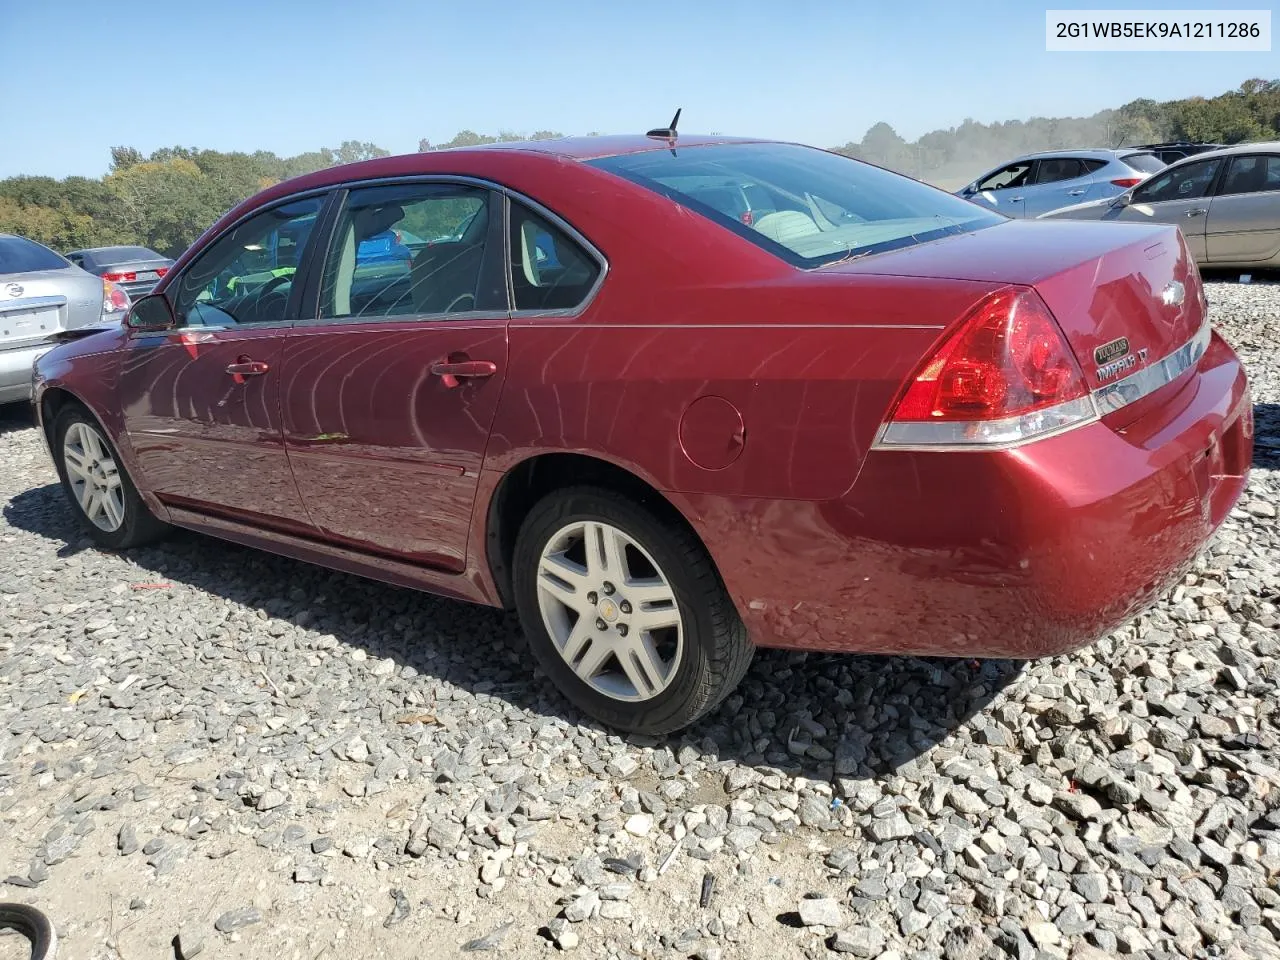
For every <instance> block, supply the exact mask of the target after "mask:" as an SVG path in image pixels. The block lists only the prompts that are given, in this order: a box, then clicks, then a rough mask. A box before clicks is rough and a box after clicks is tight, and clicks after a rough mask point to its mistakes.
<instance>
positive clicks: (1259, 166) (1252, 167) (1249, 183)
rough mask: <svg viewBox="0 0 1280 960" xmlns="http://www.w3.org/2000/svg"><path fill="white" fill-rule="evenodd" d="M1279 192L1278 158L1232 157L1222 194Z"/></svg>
mask: <svg viewBox="0 0 1280 960" xmlns="http://www.w3.org/2000/svg"><path fill="white" fill-rule="evenodd" d="M1269 190H1280V156H1271V155H1266V154H1261V155H1257V156H1247V157H1232V158H1231V166H1230V167H1228V168H1227V176H1226V179H1225V180H1224V181H1223V183H1222V191H1221V192H1222V193H1223V194H1224V195H1225V194H1235V193H1262V192H1264V191H1269Z"/></svg>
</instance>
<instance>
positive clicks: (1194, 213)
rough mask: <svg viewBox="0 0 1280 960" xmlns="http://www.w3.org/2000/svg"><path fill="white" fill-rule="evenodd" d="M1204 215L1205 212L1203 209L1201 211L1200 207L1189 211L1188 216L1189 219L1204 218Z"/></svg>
mask: <svg viewBox="0 0 1280 960" xmlns="http://www.w3.org/2000/svg"><path fill="white" fill-rule="evenodd" d="M1204 215H1205V211H1204V210H1202V209H1201V208H1199V207H1197V208H1196V209H1195V210H1188V211H1187V216H1188V217H1203V216H1204Z"/></svg>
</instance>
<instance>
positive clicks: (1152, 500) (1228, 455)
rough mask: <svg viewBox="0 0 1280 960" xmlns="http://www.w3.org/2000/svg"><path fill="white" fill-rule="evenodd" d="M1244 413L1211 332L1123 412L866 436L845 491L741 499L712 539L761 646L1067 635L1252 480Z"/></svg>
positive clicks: (1187, 554) (1199, 540) (1019, 649)
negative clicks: (988, 445)
mask: <svg viewBox="0 0 1280 960" xmlns="http://www.w3.org/2000/svg"><path fill="white" fill-rule="evenodd" d="M1252 414H1253V411H1252V406H1251V401H1250V397H1249V390H1248V382H1247V379H1246V376H1245V372H1244V368H1243V367H1242V366H1241V364H1240V362H1239V360H1238V359H1237V358H1236V356H1235V354H1234V353H1232V351H1231V349H1230V348H1229V347H1228V346H1227V345H1226V344H1225V343H1224V342H1223V341H1222V340H1221V339H1220V338H1218V337H1217V336H1216V335H1215V336H1214V337H1213V339H1212V341H1211V343H1210V346H1209V348H1208V350H1207V351H1206V353H1205V355H1204V357H1203V358H1202V359H1201V361H1200V363H1199V365H1198V367H1197V372H1196V375H1195V376H1192V377H1189V378H1188V380H1187V382H1186V383H1185V384H1184V385H1183V386H1182V387H1181V388H1180V389H1179V390H1178V391H1177V393H1176V395H1175V396H1173V397H1171V398H1170V399H1169V400H1168V401H1167V402H1166V403H1164V404H1162V405H1161V406H1160V408H1159V409H1158V410H1155V411H1152V412H1150V413H1149V414H1147V415H1146V416H1144V417H1142V418H1141V419H1140V420H1138V421H1136V422H1135V423H1132V424H1129V425H1128V426H1126V427H1124V428H1123V429H1122V430H1116V429H1113V428H1112V427H1110V426H1108V425H1106V424H1105V423H1093V424H1090V425H1087V426H1084V427H1081V428H1079V429H1076V430H1072V431H1069V432H1067V433H1064V434H1061V435H1058V436H1055V437H1051V438H1047V439H1044V440H1041V441H1038V442H1035V443H1031V444H1028V445H1026V446H1024V447H1021V448H1018V449H1013V450H1005V451H992V452H973V451H963V452H952V453H939V452H932V451H929V452H911V451H889V450H875V451H873V452H872V453H870V454H869V455H868V457H867V459H866V462H865V464H864V466H863V470H862V472H861V474H860V476H859V478H858V481H857V483H856V484H855V486H854V488H853V489H852V490H851V491H850V493H849V494H848V495H847V496H846V497H844V498H842V499H841V500H838V501H830V502H827V503H821V504H803V503H779V502H775V503H772V504H769V505H767V506H763V505H759V504H756V505H752V506H748V505H747V504H744V503H740V504H738V505H737V506H738V508H739V509H738V510H734V511H732V513H733V514H736V515H733V516H725V517H722V518H721V519H720V520H718V521H716V522H714V523H713V526H714V527H715V528H716V529H713V530H712V531H710V539H709V540H708V543H709V544H711V545H712V552H713V553H714V554H715V556H716V559H717V562H718V563H719V565H720V568H721V571H722V573H723V574H724V577H725V581H726V583H727V584H728V586H729V588H730V592H731V593H732V594H733V596H734V599H735V601H736V602H737V604H738V608H739V610H740V611H741V613H742V616H743V618H744V620H745V621H746V623H747V626H748V629H749V630H750V631H751V633H752V635H753V636H754V637H755V639H756V641H757V643H759V644H761V645H763V646H781V647H791V648H801V649H811V650H831V651H848V652H874V653H904V654H915V655H924V656H983V657H989V656H994V657H1014V658H1031V657H1040V656H1048V655H1053V654H1059V653H1064V652H1067V651H1070V650H1073V649H1075V648H1078V647H1080V646H1083V645H1085V644H1088V643H1091V642H1093V641H1095V640H1097V639H1099V638H1100V637H1102V636H1104V635H1105V634H1106V633H1108V632H1109V631H1111V630H1113V629H1114V628H1115V627H1116V626H1118V625H1119V624H1121V623H1123V622H1124V621H1125V620H1126V619H1128V618H1129V617H1131V616H1133V615H1134V614H1135V613H1136V612H1138V611H1139V610H1140V609H1142V608H1143V607H1145V606H1146V605H1148V604H1149V603H1151V602H1152V601H1153V600H1154V599H1156V598H1157V597H1158V596H1159V595H1160V594H1161V593H1162V592H1163V591H1164V590H1166V589H1167V588H1168V587H1169V586H1170V585H1171V584H1172V583H1173V582H1174V581H1176V580H1177V579H1178V578H1180V577H1181V576H1182V575H1183V574H1184V573H1185V572H1186V570H1187V569H1188V567H1189V566H1190V565H1191V563H1192V561H1193V560H1194V558H1195V556H1196V554H1197V552H1198V551H1199V550H1200V548H1201V547H1202V546H1203V545H1204V543H1205V541H1206V540H1207V539H1208V538H1209V537H1210V535H1211V534H1212V533H1213V531H1214V529H1215V528H1216V527H1217V526H1218V524H1220V523H1221V522H1222V520H1223V519H1224V518H1225V517H1226V515H1227V513H1228V512H1229V511H1230V509H1231V508H1232V506H1233V505H1234V504H1235V503H1236V501H1237V500H1238V499H1239V497H1240V494H1241V491H1242V490H1243V488H1244V485H1245V482H1246V479H1247V475H1248V469H1249V464H1250V461H1251V458H1252V450H1253V416H1252ZM739 510H741V511H742V512H739ZM743 513H745V514H746V515H745V516H744V515H743ZM753 513H754V514H757V515H756V516H751V514H753Z"/></svg>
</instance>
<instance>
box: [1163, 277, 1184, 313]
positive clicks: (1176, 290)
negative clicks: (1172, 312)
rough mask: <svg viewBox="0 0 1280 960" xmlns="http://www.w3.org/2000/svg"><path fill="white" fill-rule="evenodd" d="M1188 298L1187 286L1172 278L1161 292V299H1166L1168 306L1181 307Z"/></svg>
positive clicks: (1165, 302)
mask: <svg viewBox="0 0 1280 960" xmlns="http://www.w3.org/2000/svg"><path fill="white" fill-rule="evenodd" d="M1186 298H1187V288H1186V287H1184V286H1183V285H1182V284H1181V283H1179V282H1178V281H1177V280H1170V281H1169V282H1168V283H1167V284H1165V288H1164V290H1163V291H1162V292H1161V293H1160V299H1161V300H1163V301H1164V305H1165V306H1166V307H1180V306H1182V301H1183V300H1185V299H1186Z"/></svg>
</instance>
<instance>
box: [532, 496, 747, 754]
mask: <svg viewBox="0 0 1280 960" xmlns="http://www.w3.org/2000/svg"><path fill="white" fill-rule="evenodd" d="M589 540H590V542H592V543H594V544H595V546H596V548H597V549H596V552H595V557H596V559H595V561H594V562H590V561H589V560H588V557H587V544H588V541H589ZM609 545H612V546H609ZM610 570H613V571H614V572H613V573H610V572H609V571H610ZM614 581H617V582H614ZM513 588H514V594H515V600H516V607H517V610H518V612H519V615H520V621H521V624H522V626H523V628H524V632H525V635H526V636H527V637H528V639H529V644H530V647H531V649H532V651H533V654H534V656H535V657H536V658H537V660H538V662H539V664H541V666H542V668H543V670H545V671H546V672H547V673H548V674H549V675H550V676H551V679H552V680H553V681H554V682H555V684H556V685H557V686H558V687H559V688H560V690H561V692H563V693H564V694H565V696H567V697H568V698H569V700H571V701H572V702H573V703H574V704H575V705H576V706H577V707H578V708H580V709H581V710H582V711H583V712H585V713H586V714H588V715H590V716H591V717H594V718H595V719H596V720H599V721H600V722H601V723H603V724H605V725H606V726H609V727H612V728H614V729H617V730H622V731H626V732H631V733H643V734H650V735H659V734H665V733H670V732H672V731H674V730H678V729H680V728H681V727H685V726H687V725H689V724H690V723H693V722H694V721H695V720H697V719H698V718H699V717H702V716H704V715H705V714H707V713H708V712H710V711H711V710H712V709H714V708H715V707H716V706H717V705H718V704H719V703H720V702H721V701H722V700H723V699H724V698H725V697H726V696H727V695H728V694H729V693H730V692H731V691H732V690H733V689H734V688H735V687H736V686H737V685H738V683H739V682H740V681H741V680H742V677H743V674H745V673H746V671H747V667H748V666H749V665H750V663H751V657H752V654H753V653H754V649H755V648H754V646H753V645H752V643H751V640H750V639H749V637H748V636H747V632H746V628H745V627H744V626H743V624H742V620H741V618H740V617H739V616H738V611H737V610H736V609H735V608H734V605H733V601H732V600H731V599H730V598H729V595H728V592H727V591H726V590H725V587H724V583H723V582H722V581H721V579H720V575H719V573H718V572H717V570H716V568H715V565H714V564H713V563H712V561H711V557H710V556H709V555H708V554H707V551H706V549H705V548H704V547H703V545H702V544H701V542H699V540H698V538H697V537H696V536H695V535H694V534H693V532H692V531H691V530H689V529H688V528H687V527H685V526H684V525H683V524H681V523H679V522H678V521H675V520H672V519H669V518H666V517H662V516H659V515H657V514H655V513H653V512H651V511H649V510H648V509H646V508H645V507H644V506H642V505H641V504H640V503H638V502H636V501H635V500H633V499H631V498H630V497H627V496H624V495H622V494H619V493H616V492H614V491H611V490H606V489H602V488H597V487H573V488H567V489H562V490H557V491H555V492H554V493H551V494H549V495H547V496H546V497H545V498H543V499H542V500H540V501H539V502H538V503H537V504H535V505H534V507H533V509H532V510H530V512H529V514H528V516H527V517H526V518H525V520H524V523H523V524H522V525H521V528H520V532H519V535H518V537H517V539H516V547H515V556H514V559H513ZM629 595H630V596H629ZM668 595H669V598H668ZM633 600H634V603H632V601H633ZM584 611H585V612H584ZM593 616H594V619H593ZM671 621H675V625H674V626H673V625H672V624H671Z"/></svg>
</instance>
